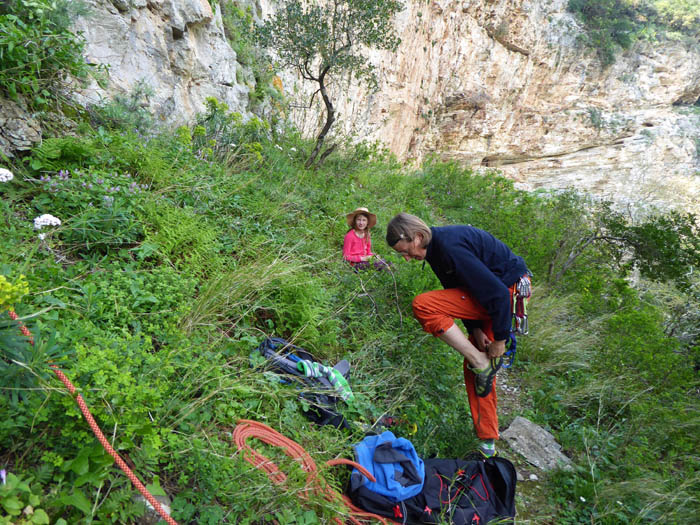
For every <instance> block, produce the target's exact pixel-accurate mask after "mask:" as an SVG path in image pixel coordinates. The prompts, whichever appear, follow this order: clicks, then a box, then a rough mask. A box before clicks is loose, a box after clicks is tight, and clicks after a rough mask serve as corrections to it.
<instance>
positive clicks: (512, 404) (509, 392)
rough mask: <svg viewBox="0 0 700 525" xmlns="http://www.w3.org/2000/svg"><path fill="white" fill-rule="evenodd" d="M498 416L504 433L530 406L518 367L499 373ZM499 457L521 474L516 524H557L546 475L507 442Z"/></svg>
mask: <svg viewBox="0 0 700 525" xmlns="http://www.w3.org/2000/svg"><path fill="white" fill-rule="evenodd" d="M497 389H498V390H497V392H498V417H499V421H500V427H501V428H500V431H501V432H503V431H504V430H505V429H506V428H508V425H510V423H511V421H513V419H515V418H516V417H517V416H521V415H523V407H526V406H527V405H528V403H529V398H528V395H527V392H525V391H524V389H523V388H522V382H521V380H520V377H519V370H518V366H517V364H516V365H515V366H514V367H513V368H508V369H505V370H503V371H501V372H499V373H498V380H497ZM498 450H499V454H500V455H501V456H503V457H505V458H507V459H509V460H510V461H512V462H513V465H515V470H516V471H517V472H518V484H517V488H516V496H515V506H516V518H515V523H516V524H522V525H524V524H538V525H539V524H542V525H545V524H554V523H555V521H554V518H553V517H552V516H547V509H548V508H550V506H549V505H548V504H546V492H545V484H544V481H545V480H546V473H545V472H544V471H542V470H540V469H538V468H537V467H535V466H533V465H531V464H530V463H528V462H527V461H526V460H525V458H524V457H523V456H521V455H520V454H518V453H517V452H515V451H513V450H512V449H511V448H510V447H509V446H508V442H507V441H505V440H500V441H499V442H498Z"/></svg>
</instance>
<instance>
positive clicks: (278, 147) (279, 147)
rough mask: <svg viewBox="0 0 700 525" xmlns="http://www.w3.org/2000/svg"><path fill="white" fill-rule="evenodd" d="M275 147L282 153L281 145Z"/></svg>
mask: <svg viewBox="0 0 700 525" xmlns="http://www.w3.org/2000/svg"><path fill="white" fill-rule="evenodd" d="M275 147H276V148H277V149H278V150H280V151H282V149H283V148H282V146H280V145H279V144H275Z"/></svg>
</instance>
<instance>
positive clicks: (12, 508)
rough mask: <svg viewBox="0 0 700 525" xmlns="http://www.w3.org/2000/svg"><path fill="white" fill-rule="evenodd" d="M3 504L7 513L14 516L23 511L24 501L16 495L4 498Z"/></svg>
mask: <svg viewBox="0 0 700 525" xmlns="http://www.w3.org/2000/svg"><path fill="white" fill-rule="evenodd" d="M2 506H3V507H5V510H6V511H7V513H8V514H10V515H12V516H17V515H18V514H19V513H21V512H22V508H23V505H22V502H21V501H20V500H19V499H17V498H15V497H14V496H13V497H11V498H5V499H3V500H2Z"/></svg>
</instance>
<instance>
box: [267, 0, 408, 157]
mask: <svg viewBox="0 0 700 525" xmlns="http://www.w3.org/2000/svg"><path fill="white" fill-rule="evenodd" d="M401 9H403V5H402V4H401V2H399V1H398V0H327V1H324V2H321V1H317V0H283V1H282V2H281V4H280V6H279V8H278V10H277V12H276V13H275V14H274V15H273V16H271V17H270V18H268V19H267V20H266V21H265V22H264V23H263V24H262V25H261V26H260V27H259V28H258V41H259V43H260V44H261V45H262V46H263V47H265V48H268V49H272V50H274V52H275V53H276V55H277V57H278V58H279V62H280V65H281V66H283V67H290V66H291V67H293V68H294V69H296V70H297V71H298V72H299V74H300V75H301V77H302V78H304V79H305V80H308V81H309V82H314V83H315V84H316V86H315V87H316V89H315V90H314V92H313V94H312V95H311V100H310V101H309V105H311V104H312V103H313V100H314V98H315V97H316V95H318V94H320V95H321V97H322V99H323V103H324V105H325V109H326V120H325V123H324V125H323V127H322V128H321V131H320V132H319V134H318V135H317V137H316V144H315V146H314V149H313V151H312V152H311V154H310V155H309V158H308V159H307V161H306V167H311V166H313V165H319V164H320V163H321V162H323V159H325V158H326V157H327V156H328V155H329V154H330V153H331V152H332V151H333V149H334V148H335V145H331V146H327V147H326V148H325V150H324V149H323V147H324V141H325V139H326V136H327V135H328V132H329V131H330V129H331V126H333V123H334V122H335V120H336V109H335V107H334V105H333V101H332V100H331V97H330V95H329V93H328V87H329V84H330V81H331V80H330V79H331V76H334V77H338V76H339V75H341V74H343V73H350V74H351V75H353V76H354V77H355V78H356V79H358V80H360V81H362V82H364V83H365V84H366V85H367V87H370V88H376V86H377V78H376V75H375V72H374V67H373V66H372V64H370V63H369V61H368V59H367V57H366V56H365V55H364V54H362V51H364V50H366V49H369V48H375V49H387V50H390V51H395V50H396V48H397V47H398V45H399V42H400V40H399V38H398V36H397V35H396V32H395V30H394V27H393V25H392V19H393V17H394V15H395V14H396V13H398V12H399V11H400V10H401ZM322 150H323V152H322Z"/></svg>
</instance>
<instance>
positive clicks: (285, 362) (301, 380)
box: [251, 337, 350, 428]
mask: <svg viewBox="0 0 700 525" xmlns="http://www.w3.org/2000/svg"><path fill="white" fill-rule="evenodd" d="M256 355H258V356H262V358H263V359H264V365H263V366H264V368H265V370H268V371H270V372H274V373H276V374H279V375H280V378H279V380H280V382H282V383H291V382H293V381H294V382H296V383H297V384H298V385H299V388H300V389H302V392H300V393H299V398H300V399H302V400H303V401H305V402H306V403H307V404H308V405H309V410H306V411H305V412H304V415H305V416H306V417H307V418H308V419H310V420H311V421H313V422H314V423H316V424H318V425H333V426H334V427H336V428H349V427H350V426H349V424H348V422H347V420H346V419H345V417H344V416H343V415H342V414H340V413H338V411H337V410H336V409H335V406H336V404H337V403H338V401H339V397H338V395H337V391H336V389H335V385H334V384H333V383H332V382H331V381H330V380H329V379H328V378H327V377H325V376H320V377H308V376H307V375H306V374H305V373H304V368H303V367H301V366H299V365H300V363H302V362H304V363H309V362H310V363H319V364H320V362H319V361H318V360H317V359H316V358H315V357H314V356H313V355H312V354H310V353H309V352H307V351H306V350H304V349H303V348H301V347H299V346H296V345H293V344H292V343H290V342H289V341H287V340H285V339H282V338H281V337H268V338H266V339H265V340H264V341H263V342H262V343H260V345H259V346H258V347H257V348H256V349H255V350H254V351H253V352H252V354H251V366H252V365H253V364H254V361H255V356H256ZM333 369H334V370H336V371H338V372H339V373H340V375H341V376H342V377H344V378H347V377H348V376H349V375H350V364H349V363H348V362H347V361H346V360H345V359H343V360H342V361H339V362H338V363H337V364H336V365H335V366H334V367H333ZM288 376H292V377H288ZM295 380H296V381H295ZM304 386H307V387H308V389H309V390H304ZM326 391H327V392H328V393H327V394H326V393H325V392H326Z"/></svg>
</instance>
